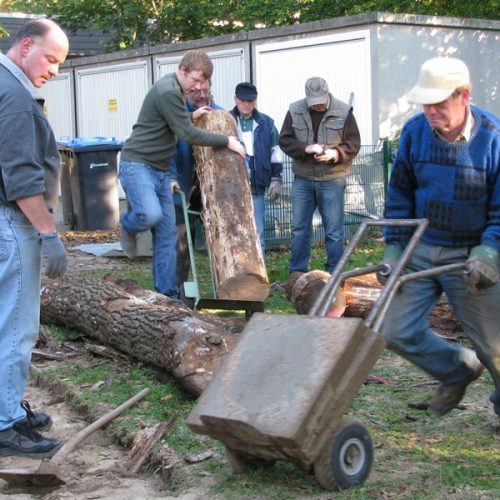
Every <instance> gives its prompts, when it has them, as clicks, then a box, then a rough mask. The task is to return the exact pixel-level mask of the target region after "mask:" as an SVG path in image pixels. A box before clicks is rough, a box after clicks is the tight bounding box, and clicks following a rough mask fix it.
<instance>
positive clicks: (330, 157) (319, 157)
mask: <svg viewBox="0 0 500 500" xmlns="http://www.w3.org/2000/svg"><path fill="white" fill-rule="evenodd" d="M314 159H315V160H316V161H320V162H322V163H328V162H333V163H336V162H337V161H338V159H339V152H338V151H337V150H336V149H335V148H332V149H325V150H324V151H323V152H322V153H320V154H316V155H314Z"/></svg>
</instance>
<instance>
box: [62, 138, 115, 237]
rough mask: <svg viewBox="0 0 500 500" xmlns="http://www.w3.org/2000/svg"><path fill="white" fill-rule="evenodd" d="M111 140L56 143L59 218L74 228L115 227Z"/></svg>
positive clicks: (113, 163) (112, 140)
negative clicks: (58, 175) (59, 200)
mask: <svg viewBox="0 0 500 500" xmlns="http://www.w3.org/2000/svg"><path fill="white" fill-rule="evenodd" d="M122 145H123V143H120V142H118V141H116V140H115V139H108V138H104V137H93V138H89V139H82V138H74V139H70V140H68V141H60V142H59V143H58V149H59V154H60V157H61V164H62V172H61V198H62V200H61V201H62V211H63V221H64V223H65V224H67V225H68V226H69V227H70V228H71V229H75V230H77V231H93V230H113V231H114V230H116V229H118V223H119V215H120V208H119V194H118V165H117V156H118V152H119V151H120V150H121V148H122Z"/></svg>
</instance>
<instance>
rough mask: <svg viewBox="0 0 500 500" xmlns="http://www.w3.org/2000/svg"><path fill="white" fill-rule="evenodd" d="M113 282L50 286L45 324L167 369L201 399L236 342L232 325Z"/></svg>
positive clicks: (122, 282)
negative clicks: (69, 331) (69, 329)
mask: <svg viewBox="0 0 500 500" xmlns="http://www.w3.org/2000/svg"><path fill="white" fill-rule="evenodd" d="M111 279H113V278H111ZM113 281H114V282H111V281H100V280H95V279H90V278H88V279H85V280H78V282H77V281H75V280H67V281H64V280H61V281H53V280H46V281H44V286H43V288H42V295H41V301H42V302H41V321H42V323H46V324H53V325H60V326H64V327H66V328H72V329H75V330H77V331H79V332H82V333H84V334H85V335H87V336H89V337H92V338H94V339H96V340H98V341H99V342H101V343H103V344H105V345H109V346H112V347H114V348H115V349H118V350H119V351H121V352H124V353H126V354H129V355H130V356H132V357H133V358H135V359H137V360H139V361H141V362H143V363H146V364H151V365H154V366H157V367H159V368H164V369H166V370H167V371H168V372H170V373H171V374H172V375H173V376H174V378H176V379H177V380H178V381H179V382H180V384H181V385H182V386H183V387H184V388H185V389H186V390H187V391H189V392H190V393H191V394H193V395H195V396H199V395H200V394H201V393H202V392H203V390H204V389H205V387H206V386H207V384H208V383H209V381H210V380H211V379H212V376H213V374H214V372H215V371H216V370H217V368H218V367H219V364H220V362H221V360H222V357H223V356H224V355H225V354H226V353H227V352H229V351H230V350H231V348H232V346H233V343H234V342H235V340H236V338H235V336H234V335H233V334H232V333H231V332H230V331H228V326H227V322H223V321H221V320H219V319H218V318H216V317H214V316H209V315H207V314H202V313H199V312H196V311H192V310H191V309H189V308H188V307H187V306H185V305H184V304H183V303H182V302H180V301H178V300H172V299H169V298H167V297H165V296H164V295H161V294H158V293H156V292H153V291H151V290H145V289H143V288H141V287H139V286H138V285H137V284H136V283H135V282H130V281H127V280H119V279H113Z"/></svg>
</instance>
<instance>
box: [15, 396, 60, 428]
mask: <svg viewBox="0 0 500 500" xmlns="http://www.w3.org/2000/svg"><path fill="white" fill-rule="evenodd" d="M21 407H22V408H23V410H24V411H25V412H26V419H24V420H21V421H20V422H16V423H15V424H14V426H13V427H14V429H16V426H18V425H23V426H24V425H28V426H29V427H31V428H32V429H33V430H35V431H38V432H43V431H48V430H49V429H50V428H51V427H52V419H51V418H50V416H49V415H47V414H46V413H42V412H41V411H39V412H38V411H37V412H35V411H33V410H32V409H31V406H30V404H29V403H28V401H26V400H23V401H21Z"/></svg>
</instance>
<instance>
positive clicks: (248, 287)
mask: <svg viewBox="0 0 500 500" xmlns="http://www.w3.org/2000/svg"><path fill="white" fill-rule="evenodd" d="M268 297H269V281H268V279H267V276H262V275H258V274H254V273H240V274H238V275H237V276H234V277H233V278H229V279H226V280H225V281H224V283H223V284H222V285H221V286H220V287H219V288H218V289H217V298H219V299H224V300H250V301H257V302H264V301H265V300H266V299H267V298H268Z"/></svg>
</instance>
